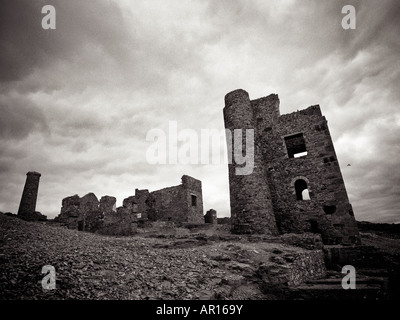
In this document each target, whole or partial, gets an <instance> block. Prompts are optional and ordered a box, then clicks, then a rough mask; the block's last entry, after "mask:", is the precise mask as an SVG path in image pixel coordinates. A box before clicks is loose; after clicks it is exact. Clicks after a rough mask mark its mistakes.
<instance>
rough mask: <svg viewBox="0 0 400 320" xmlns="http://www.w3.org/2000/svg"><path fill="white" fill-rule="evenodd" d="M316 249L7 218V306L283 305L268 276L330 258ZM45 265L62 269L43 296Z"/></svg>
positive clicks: (211, 229) (223, 234)
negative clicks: (35, 302)
mask: <svg viewBox="0 0 400 320" xmlns="http://www.w3.org/2000/svg"><path fill="white" fill-rule="evenodd" d="M376 237H379V236H377V235H371V234H369V235H368V239H369V241H370V242H373V239H374V238H376ZM379 241H381V242H382V241H383V240H382V239H381V237H379ZM379 241H378V242H379ZM391 241H397V242H396V243H392V244H391V247H390V248H391V249H390V250H394V251H393V252H394V253H398V252H399V251H398V250H400V246H399V243H400V241H399V240H398V239H397V240H396V239H391ZM286 242H287V241H286ZM289 242H290V241H289ZM315 245H316V244H315V243H314V242H310V244H309V246H310V248H307V246H308V244H307V241H305V242H303V243H302V247H299V246H297V245H296V243H292V244H288V243H285V242H284V241H283V242H282V241H280V240H279V241H277V240H276V239H275V240H273V241H270V242H268V241H265V240H262V239H261V238H256V237H240V236H234V235H231V234H230V233H229V232H228V230H227V226H226V225H214V226H208V227H207V228H205V229H200V230H189V229H184V228H178V229H170V230H165V232H162V233H151V232H147V233H144V232H143V233H140V234H138V235H137V236H132V237H112V236H101V235H97V234H92V233H88V232H81V231H77V230H69V229H66V228H64V227H62V226H60V225H57V224H55V223H52V222H39V223H38V222H36V223H34V222H26V221H23V220H20V219H18V218H16V217H10V216H6V215H4V214H0V299H2V300H9V299H17V300H21V299H22V300H24V299H29V300H31V299H41V300H42V299H79V300H82V299H96V300H98V299H118V300H127V299H134V300H147V299H151V300H153V299H165V300H168V299H173V300H177V299H189V300H192V299H207V300H208V299H255V300H259V299H281V298H282V296H280V293H279V292H280V291H271V290H265V284H266V281H271V279H268V280H266V279H265V274H263V273H262V272H261V271H260V270H262V269H263V268H264V269H268V270H269V272H270V273H271V272H272V273H276V277H277V278H279V276H280V275H281V274H282V272H285V270H287V269H288V265H290V264H291V263H294V262H293V261H295V260H296V259H297V258H296V257H299V256H301V257H304V256H307V255H308V254H315V253H317V251H318V252H322V251H321V250H317V251H316V250H314V249H316V248H315ZM317 245H318V244H317ZM381 245H383V243H381ZM309 249H311V250H309ZM302 263H303V264H304V262H302ZM45 265H52V266H54V268H55V271H56V289H55V290H45V289H43V288H42V284H41V283H42V279H43V277H44V276H45V274H42V273H41V271H42V267H43V266H45ZM321 268H322V269H323V266H319V269H315V270H314V272H316V273H319V272H322V273H323V272H325V270H322V269H321ZM312 272H313V271H311V273H312ZM336 275H337V274H335V273H334V272H330V271H328V272H327V273H326V274H325V277H334V276H336ZM321 277H322V276H321ZM292 280H293V283H295V281H296V279H295V278H294V279H292ZM272 281H273V280H272Z"/></svg>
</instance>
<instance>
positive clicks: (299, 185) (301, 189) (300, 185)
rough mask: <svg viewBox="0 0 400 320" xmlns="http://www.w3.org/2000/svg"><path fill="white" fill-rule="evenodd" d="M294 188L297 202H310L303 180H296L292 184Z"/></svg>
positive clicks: (305, 183)
mask: <svg viewBox="0 0 400 320" xmlns="http://www.w3.org/2000/svg"><path fill="white" fill-rule="evenodd" d="M294 188H295V190H296V198H297V200H311V199H310V194H309V192H308V187H307V182H305V181H304V180H303V179H299V180H296V182H295V183H294Z"/></svg>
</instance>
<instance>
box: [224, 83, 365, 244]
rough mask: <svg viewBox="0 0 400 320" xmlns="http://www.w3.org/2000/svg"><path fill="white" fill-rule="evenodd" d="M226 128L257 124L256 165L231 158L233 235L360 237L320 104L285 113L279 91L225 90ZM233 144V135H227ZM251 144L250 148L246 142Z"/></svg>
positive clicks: (352, 239) (329, 240)
mask: <svg viewBox="0 0 400 320" xmlns="http://www.w3.org/2000/svg"><path fill="white" fill-rule="evenodd" d="M224 121H225V128H226V129H229V130H231V132H233V130H234V129H242V131H243V141H242V143H243V146H244V143H245V139H244V138H245V137H244V136H245V130H244V129H253V130H254V169H253V172H252V173H251V174H249V175H237V174H236V172H235V168H236V167H238V166H239V165H238V164H235V162H234V161H233V162H232V164H229V186H230V202H231V219H232V231H233V232H234V233H262V234H269V235H277V234H283V233H291V232H293V233H301V232H313V233H319V234H321V236H322V240H323V242H324V243H325V244H339V243H357V242H359V236H358V228H357V224H356V220H355V218H354V214H353V210H352V206H351V204H350V203H349V199H348V196H347V192H346V188H345V185H344V181H343V178H342V174H341V171H340V167H339V163H338V160H337V157H336V153H335V149H334V146H333V142H332V139H331V136H330V133H329V129H328V125H327V120H326V119H325V117H324V116H323V115H322V114H321V109H320V107H319V105H314V106H310V107H308V108H306V109H304V110H300V111H297V112H293V113H290V114H284V115H280V112H279V98H278V96H277V95H276V94H271V95H269V96H267V97H263V98H259V99H256V100H250V98H249V95H248V93H247V92H246V91H244V90H242V89H239V90H235V91H232V92H230V93H228V94H227V95H226V96H225V108H224ZM228 142H229V141H228ZM243 150H245V147H243Z"/></svg>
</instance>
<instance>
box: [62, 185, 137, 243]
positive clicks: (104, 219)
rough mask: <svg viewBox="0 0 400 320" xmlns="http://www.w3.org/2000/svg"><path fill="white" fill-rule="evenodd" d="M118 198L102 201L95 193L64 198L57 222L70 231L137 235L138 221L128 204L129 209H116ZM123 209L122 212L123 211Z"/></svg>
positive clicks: (103, 198) (108, 198)
mask: <svg viewBox="0 0 400 320" xmlns="http://www.w3.org/2000/svg"><path fill="white" fill-rule="evenodd" d="M115 203H116V198H115V197H110V196H103V197H102V198H101V199H100V201H99V200H98V199H97V197H96V195H95V194H93V193H88V194H87V195H85V196H83V197H82V198H80V197H79V196H78V195H74V196H71V197H67V198H64V199H63V200H62V207H61V211H60V214H59V215H58V216H57V217H56V219H55V221H58V222H61V223H62V224H64V225H66V226H67V227H68V228H70V229H78V230H81V231H89V232H94V233H100V234H107V235H132V234H135V233H136V228H137V219H136V215H135V214H134V213H133V212H132V210H131V207H130V206H129V203H128V202H125V204H126V205H127V207H121V208H118V210H117V209H116V208H115ZM121 209H122V210H121Z"/></svg>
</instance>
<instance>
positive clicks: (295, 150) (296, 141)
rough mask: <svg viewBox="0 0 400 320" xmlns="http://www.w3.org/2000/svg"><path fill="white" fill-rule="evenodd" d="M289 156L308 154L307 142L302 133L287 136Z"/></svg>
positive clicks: (296, 156)
mask: <svg viewBox="0 0 400 320" xmlns="http://www.w3.org/2000/svg"><path fill="white" fill-rule="evenodd" d="M285 144H286V149H287V153H288V156H289V158H299V157H304V156H306V155H307V148H306V142H305V140H304V136H303V134H302V133H298V134H294V135H291V136H288V137H285Z"/></svg>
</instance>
